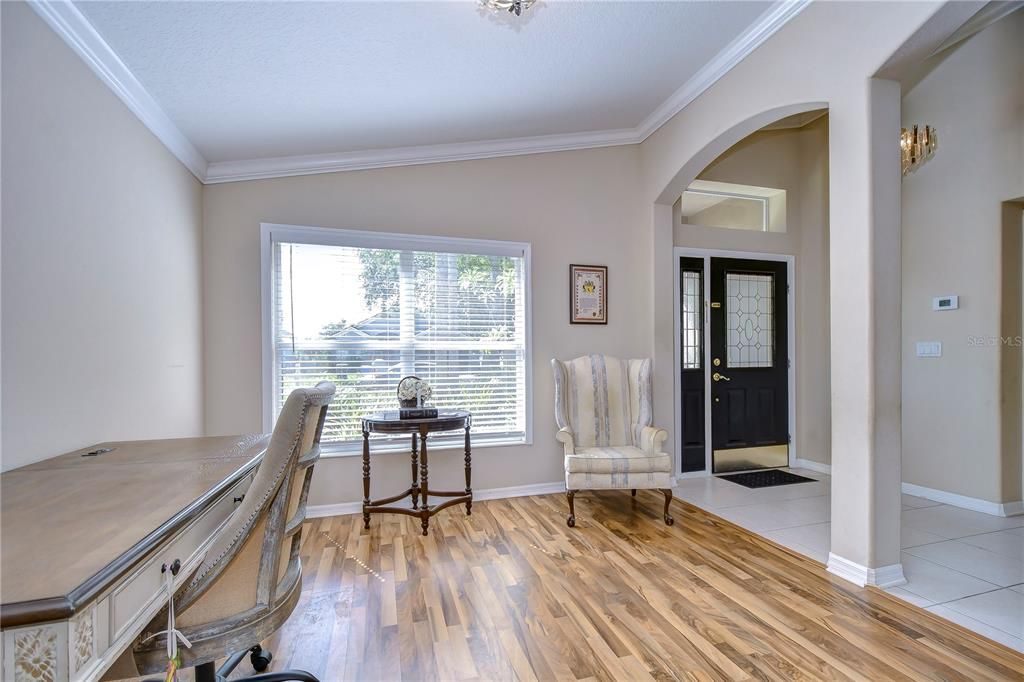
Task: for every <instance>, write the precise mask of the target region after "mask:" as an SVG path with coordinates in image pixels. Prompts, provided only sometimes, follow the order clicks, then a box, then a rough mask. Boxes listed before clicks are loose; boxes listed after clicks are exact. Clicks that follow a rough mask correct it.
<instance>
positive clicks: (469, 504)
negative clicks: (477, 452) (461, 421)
mask: <svg viewBox="0 0 1024 682" xmlns="http://www.w3.org/2000/svg"><path fill="white" fill-rule="evenodd" d="M472 477H473V454H472V452H471V451H470V447H469V424H466V494H467V495H472V494H473V486H472V483H471V479H472ZM472 513H473V500H472V499H470V500H466V516H470V515H471V514H472Z"/></svg>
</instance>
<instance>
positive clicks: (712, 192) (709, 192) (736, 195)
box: [683, 189, 771, 232]
mask: <svg viewBox="0 0 1024 682" xmlns="http://www.w3.org/2000/svg"><path fill="white" fill-rule="evenodd" d="M687 194H700V195H703V196H708V197H728V198H730V199H746V200H748V201H758V202H760V203H761V229H760V230H749V231H750V232H770V231H771V230H769V229H768V197H762V196H758V195H756V194H744V193H742V192H726V191H724V190H717V189H685V190H683V196H685V195H687ZM683 224H684V225H690V224H691V223H687V222H686V219H685V217H684V218H683ZM710 227H721V228H722V229H726V230H734V229H742V228H734V227H726V226H724V225H723V226H718V225H711V226H710Z"/></svg>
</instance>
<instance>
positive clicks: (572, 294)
mask: <svg viewBox="0 0 1024 682" xmlns="http://www.w3.org/2000/svg"><path fill="white" fill-rule="evenodd" d="M569 324H608V266H607V265H578V264H575V263H573V264H570V265H569Z"/></svg>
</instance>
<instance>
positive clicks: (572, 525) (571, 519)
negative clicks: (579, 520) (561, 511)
mask: <svg viewBox="0 0 1024 682" xmlns="http://www.w3.org/2000/svg"><path fill="white" fill-rule="evenodd" d="M565 524H566V525H567V526H569V527H570V528H575V527H576V517H575V516H570V517H569V518H567V519H566V520H565Z"/></svg>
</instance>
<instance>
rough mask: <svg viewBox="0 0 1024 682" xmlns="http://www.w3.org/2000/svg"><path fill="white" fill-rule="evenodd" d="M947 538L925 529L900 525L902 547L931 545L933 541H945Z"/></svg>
mask: <svg viewBox="0 0 1024 682" xmlns="http://www.w3.org/2000/svg"><path fill="white" fill-rule="evenodd" d="M945 541H946V538H944V537H942V536H941V535H936V534H935V533H929V532H928V531H925V530H920V529H917V528H914V527H913V526H908V525H907V524H905V523H904V524H902V525H901V526H900V547H902V548H903V549H906V548H907V547H917V546H919V545H930V544H931V543H933V542H945Z"/></svg>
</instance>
